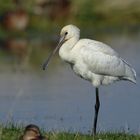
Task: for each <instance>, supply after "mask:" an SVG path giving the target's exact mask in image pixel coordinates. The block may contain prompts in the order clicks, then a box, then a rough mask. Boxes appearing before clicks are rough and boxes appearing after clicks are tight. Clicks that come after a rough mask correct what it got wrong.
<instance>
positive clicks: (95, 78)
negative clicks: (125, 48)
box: [59, 25, 136, 87]
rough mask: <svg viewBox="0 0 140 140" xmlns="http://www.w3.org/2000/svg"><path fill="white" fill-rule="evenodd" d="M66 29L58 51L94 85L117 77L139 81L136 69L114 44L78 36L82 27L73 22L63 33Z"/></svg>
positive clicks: (62, 32) (105, 83)
mask: <svg viewBox="0 0 140 140" xmlns="http://www.w3.org/2000/svg"><path fill="white" fill-rule="evenodd" d="M66 32H67V35H66V37H65V42H64V43H63V45H62V46H61V48H60V50H59V55H60V57H61V58H62V59H63V60H65V61H67V62H68V63H70V64H72V68H73V70H74V72H75V73H76V74H77V75H79V76H80V77H82V78H84V79H86V80H89V81H91V82H92V84H93V85H94V86H95V87H99V86H100V85H107V84H110V83H113V82H114V81H118V80H129V81H131V82H134V83H136V73H135V71H134V69H133V68H132V67H131V66H130V65H129V64H128V63H127V62H126V61H124V60H123V59H122V58H121V57H120V56H119V55H118V53H116V52H115V51H114V50H113V49H112V48H111V47H109V46H108V45H106V44H104V43H102V42H99V41H95V40H90V39H80V40H79V37H80V30H79V29H78V28H77V27H76V26H74V25H67V26H65V27H64V28H63V29H62V30H61V35H63V34H64V33H66Z"/></svg>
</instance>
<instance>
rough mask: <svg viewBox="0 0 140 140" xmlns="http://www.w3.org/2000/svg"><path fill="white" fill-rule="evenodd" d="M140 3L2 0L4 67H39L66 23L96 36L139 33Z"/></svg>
mask: <svg viewBox="0 0 140 140" xmlns="http://www.w3.org/2000/svg"><path fill="white" fill-rule="evenodd" d="M139 7H140V1H139V0H124V1H122V0H115V1H112V0H100V1H98V0H0V48H1V49H0V57H1V58H0V63H3V67H2V68H0V69H3V68H4V69H5V67H6V68H7V67H8V68H9V66H10V67H11V65H13V64H14V66H15V65H17V66H18V68H19V66H20V67H21V69H26V68H29V67H30V68H32V67H36V68H37V67H39V65H40V64H41V63H42V60H44V59H45V58H46V56H47V55H48V53H49V52H50V50H51V49H52V48H53V47H55V45H56V43H57V41H58V38H59V32H60V29H61V28H62V27H63V26H64V25H66V24H75V25H77V26H78V27H79V28H80V29H81V30H82V35H81V36H82V37H86V36H87V37H89V38H92V39H98V38H101V37H102V36H106V34H107V35H109V34H111V35H114V34H115V35H116V34H128V35H133V34H134V35H135V34H138V33H139V31H140V8H139ZM15 67H16V66H15Z"/></svg>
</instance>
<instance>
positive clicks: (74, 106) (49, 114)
mask: <svg viewBox="0 0 140 140" xmlns="http://www.w3.org/2000/svg"><path fill="white" fill-rule="evenodd" d="M104 42H108V43H107V44H110V45H111V46H114V49H115V50H116V51H117V52H119V53H120V54H121V56H123V58H125V59H126V60H128V61H129V62H130V63H131V64H132V65H133V67H134V68H135V70H136V72H137V74H138V76H137V85H133V84H131V83H129V82H125V81H122V82H119V83H116V84H113V85H112V86H107V87H102V88H101V95H100V97H101V103H102V104H101V110H100V114H99V130H100V131H108V130H118V131H122V130H124V129H125V130H126V132H127V131H129V132H131V131H132V132H138V131H139V128H140V119H139V118H140V110H139V105H140V94H139V90H140V85H139V82H140V79H139V74H140V65H139V59H140V56H139V52H140V47H139V45H140V41H139V40H138V39H136V38H134V39H133V38H132V39H130V38H116V37H114V38H111V40H109V39H106V40H105V41H104ZM42 60H44V59H42ZM54 64H55V65H56V63H55V62H52V63H51V65H50V67H49V69H48V70H47V71H45V72H44V71H42V70H41V69H38V71H25V72H24V73H22V72H21V71H16V72H13V71H2V72H1V73H0V89H1V92H0V102H1V106H0V112H1V113H0V121H1V122H7V121H11V119H12V121H14V122H16V123H23V124H25V125H26V124H28V123H35V124H37V125H39V126H41V127H44V128H45V129H46V130H53V129H55V130H58V131H59V130H70V131H80V132H86V133H87V132H88V131H89V130H91V128H92V124H91V121H92V120H93V118H92V117H93V113H94V102H95V98H94V97H95V94H94V88H93V87H92V85H90V84H89V83H88V82H86V81H84V80H81V79H80V78H79V77H77V76H76V75H75V74H74V73H73V72H72V70H70V67H69V66H68V65H66V64H65V63H64V62H62V61H59V64H57V65H56V66H55V69H54ZM9 114H10V118H9ZM128 128H130V130H128Z"/></svg>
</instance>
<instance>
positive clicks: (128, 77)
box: [123, 63, 136, 84]
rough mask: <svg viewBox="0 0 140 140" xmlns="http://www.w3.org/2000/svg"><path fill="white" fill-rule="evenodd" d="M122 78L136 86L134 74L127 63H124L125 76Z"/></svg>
mask: <svg viewBox="0 0 140 140" xmlns="http://www.w3.org/2000/svg"><path fill="white" fill-rule="evenodd" d="M123 78H124V80H129V81H131V82H133V83H135V84H136V72H135V70H134V69H133V68H132V67H131V66H130V65H129V64H128V63H125V76H124V77H123Z"/></svg>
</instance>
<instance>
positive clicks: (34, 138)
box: [19, 124, 48, 140]
mask: <svg viewBox="0 0 140 140" xmlns="http://www.w3.org/2000/svg"><path fill="white" fill-rule="evenodd" d="M19 140H48V139H47V138H45V137H43V136H42V135H41V132H40V129H39V127H38V126H37V125H34V124H30V125H27V126H26V127H25V130H24V132H23V135H22V136H21V137H20V139H19Z"/></svg>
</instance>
